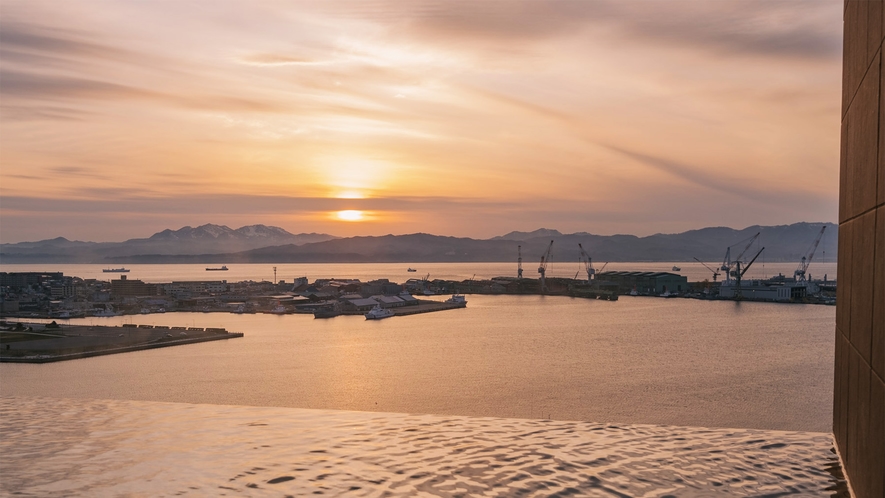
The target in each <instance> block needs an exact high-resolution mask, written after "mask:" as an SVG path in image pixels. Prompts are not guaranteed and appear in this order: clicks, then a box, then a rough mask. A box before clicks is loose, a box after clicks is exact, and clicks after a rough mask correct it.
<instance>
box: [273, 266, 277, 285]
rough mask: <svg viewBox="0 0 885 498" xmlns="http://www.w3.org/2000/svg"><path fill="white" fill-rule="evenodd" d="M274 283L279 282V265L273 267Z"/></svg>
mask: <svg viewBox="0 0 885 498" xmlns="http://www.w3.org/2000/svg"><path fill="white" fill-rule="evenodd" d="M273 283H274V285H276V284H277V267H276V266H274V267H273Z"/></svg>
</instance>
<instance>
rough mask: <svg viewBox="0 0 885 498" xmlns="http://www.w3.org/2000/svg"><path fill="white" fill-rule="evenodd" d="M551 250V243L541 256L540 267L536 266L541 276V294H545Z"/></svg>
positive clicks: (551, 242)
mask: <svg viewBox="0 0 885 498" xmlns="http://www.w3.org/2000/svg"><path fill="white" fill-rule="evenodd" d="M551 249H553V241H552V240H551V241H550V244H549V245H548V246H547V251H546V252H544V255H543V256H541V265H540V266H538V273H540V274H541V293H542V294H543V293H545V292H547V263H549V262H550V250H551Z"/></svg>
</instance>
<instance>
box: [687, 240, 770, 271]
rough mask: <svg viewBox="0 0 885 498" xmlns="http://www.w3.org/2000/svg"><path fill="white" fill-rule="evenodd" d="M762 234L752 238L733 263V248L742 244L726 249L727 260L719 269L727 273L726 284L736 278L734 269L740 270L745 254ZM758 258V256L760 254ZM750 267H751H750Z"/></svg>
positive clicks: (723, 261)
mask: <svg viewBox="0 0 885 498" xmlns="http://www.w3.org/2000/svg"><path fill="white" fill-rule="evenodd" d="M761 233H762V232H756V235H754V236H752V237H750V239H749V242H747V246H746V247H744V250H743V251H741V253H740V254H738V255H737V257H736V258H734V261H732V259H731V248H732V247H734V246H736V245H737V244H740V242H738V243H737V244H734V245H732V246H729V247H727V248H726V249H725V259H723V260H722V266H720V267H719V269H720V270H722V271H724V272H725V281H726V282H729V281H730V280H731V277H733V276H734V270H733V268H734V267H735V266H737V267H738V268H739V267H740V261H741V258H742V257H743V256H744V253H745V252H747V250H748V249H749V248H750V246H752V245H753V242H756V239H758V238H759V235H760V234H761ZM759 252H760V253H761V252H762V251H759ZM756 256H758V254H757V255H756ZM696 259H697V258H696ZM755 259H756V258H753V260H755ZM748 267H749V265H748Z"/></svg>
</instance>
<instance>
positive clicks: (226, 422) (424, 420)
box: [0, 397, 848, 497]
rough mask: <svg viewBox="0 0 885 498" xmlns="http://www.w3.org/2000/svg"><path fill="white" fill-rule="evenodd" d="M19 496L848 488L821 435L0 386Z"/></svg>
mask: <svg viewBox="0 0 885 498" xmlns="http://www.w3.org/2000/svg"><path fill="white" fill-rule="evenodd" d="M0 450H2V452H0V455H2V460H3V479H2V480H0V491H3V492H4V493H9V494H20V495H23V496H179V495H194V496H285V495H289V496H303V495H307V494H325V495H331V496H339V495H349V496H414V495H433V496H529V495H543V496H569V495H582V496H636V497H641V496H656V497H659V496H720V495H730V496H785V495H797V496H846V497H847V496H848V495H847V492H846V490H845V483H844V480H843V479H842V476H841V473H840V470H839V467H838V462H837V459H836V457H835V455H834V453H833V452H832V439H831V437H830V436H829V435H828V434H821V433H809V432H781V431H762V430H750V429H704V428H691V427H672V426H652V425H621V424H599V423H590V422H561V421H550V420H519V419H502V418H469V417H451V416H449V417H444V416H431V415H405V414H390V413H384V414H382V413H361V412H342V411H322V410H303V409H282V408H247V407H233V406H212V405H192V404H173V403H150V402H132V401H97V400H93V401H86V400H58V399H42V398H8V397H3V398H0Z"/></svg>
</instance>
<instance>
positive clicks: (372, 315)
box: [366, 304, 394, 320]
mask: <svg viewBox="0 0 885 498" xmlns="http://www.w3.org/2000/svg"><path fill="white" fill-rule="evenodd" d="M393 315H394V313H393V311H390V310H389V309H387V308H382V307H381V306H379V305H377V304H376V305H375V307H374V308H372V309H370V310H369V312H368V313H366V320H380V319H382V318H389V317H392V316H393Z"/></svg>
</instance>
